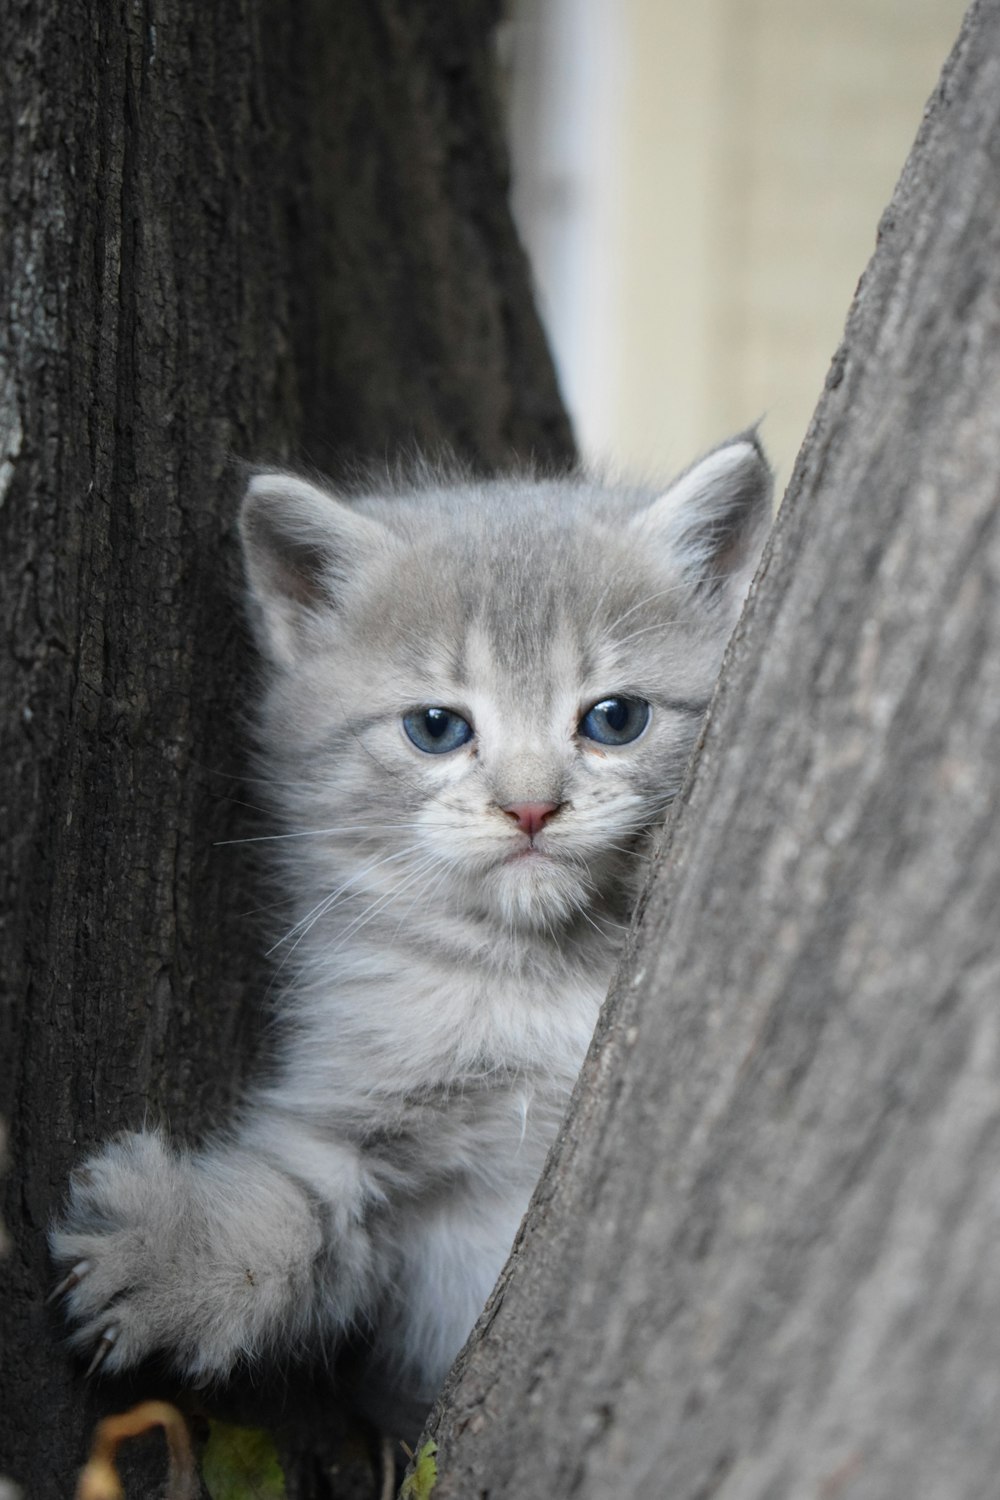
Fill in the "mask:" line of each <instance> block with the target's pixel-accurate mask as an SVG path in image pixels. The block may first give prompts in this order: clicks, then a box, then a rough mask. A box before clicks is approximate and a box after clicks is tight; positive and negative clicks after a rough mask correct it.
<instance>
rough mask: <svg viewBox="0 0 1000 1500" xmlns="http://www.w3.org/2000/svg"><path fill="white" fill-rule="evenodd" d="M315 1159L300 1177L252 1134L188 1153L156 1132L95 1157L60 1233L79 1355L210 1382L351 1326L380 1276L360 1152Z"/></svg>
mask: <svg viewBox="0 0 1000 1500" xmlns="http://www.w3.org/2000/svg"><path fill="white" fill-rule="evenodd" d="M315 1155H316V1160H315V1161H314V1162H313V1163H312V1167H313V1170H312V1171H311V1173H310V1174H308V1175H306V1176H304V1177H300V1176H298V1175H297V1174H296V1172H295V1171H294V1169H290V1168H289V1165H288V1163H287V1161H283V1160H282V1159H281V1158H280V1156H278V1157H277V1158H276V1157H275V1156H269V1155H267V1154H262V1153H261V1152H260V1150H259V1149H257V1148H256V1146H255V1144H254V1143H253V1142H251V1141H250V1140H249V1139H247V1138H243V1139H241V1138H240V1137H239V1136H236V1137H234V1138H233V1140H232V1141H231V1142H220V1143H218V1144H216V1145H214V1146H211V1147H208V1148H206V1149H204V1150H201V1151H198V1152H189V1151H176V1150H173V1149H172V1148H170V1147H169V1146H168V1145H167V1144H166V1143H165V1141H164V1140H163V1138H162V1137H161V1136H160V1135H159V1134H156V1133H153V1132H149V1131H143V1132H140V1133H138V1134H134V1135H127V1136H124V1137H122V1138H121V1139H119V1140H117V1141H113V1142H111V1143H110V1144H109V1145H107V1146H106V1147H104V1149H103V1150H102V1151H100V1152H98V1153H97V1154H96V1155H95V1156H93V1157H91V1158H90V1159H89V1160H88V1161H87V1162H86V1163H85V1164H84V1166H83V1167H82V1168H80V1169H79V1170H78V1171H77V1172H76V1173H74V1175H73V1178H72V1179H71V1187H70V1197H69V1203H68V1206H67V1209H66V1212H65V1214H64V1216H63V1218H62V1220H61V1222H60V1223H58V1224H57V1225H56V1227H55V1229H54V1230H53V1232H52V1235H51V1247H52V1253H53V1256H54V1258H55V1260H56V1261H57V1263H59V1264H60V1266H61V1267H62V1268H63V1269H64V1270H66V1271H67V1272H68V1274H67V1276H66V1278H65V1281H64V1283H63V1285H62V1289H61V1290H63V1291H64V1294H65V1296H66V1302H67V1311H68V1314H69V1316H70V1318H71V1320H72V1321H73V1322H74V1323H75V1324H77V1325H78V1326H77V1328H76V1331H75V1332H74V1334H73V1343H74V1344H75V1345H76V1347H78V1348H79V1349H81V1350H84V1351H88V1352H90V1351H94V1352H96V1353H97V1354H98V1355H99V1356H100V1357H101V1358H103V1361H104V1363H105V1365H106V1367H107V1368H108V1369H122V1368H125V1367H127V1366H128V1365H132V1364H135V1363H137V1362H138V1361H140V1360H142V1359H144V1358H145V1357H146V1356H147V1355H150V1354H152V1353H155V1352H163V1353H165V1354H167V1355H168V1357H169V1358H170V1360H171V1362H172V1363H173V1364H174V1365H175V1366H176V1367H177V1368H178V1369H180V1370H181V1371H182V1373H184V1374H185V1375H186V1376H188V1377H189V1378H193V1379H204V1378H206V1377H212V1376H220V1375H224V1374H226V1373H227V1372H228V1371H229V1370H230V1369H231V1368H232V1367H233V1365H234V1364H235V1363H236V1362H237V1361H240V1360H242V1359H245V1358H252V1357H253V1356H255V1355H257V1354H258V1353H259V1352H260V1351H262V1350H263V1349H265V1348H272V1349H275V1350H281V1349H291V1348H294V1347H295V1346H296V1345H297V1344H298V1343H299V1342H300V1340H301V1338H302V1335H303V1334H305V1333H306V1332H307V1331H308V1330H309V1329H310V1328H311V1327H315V1326H316V1325H318V1324H326V1325H327V1326H329V1325H330V1324H337V1325H339V1326H341V1327H342V1326H344V1324H346V1323H347V1322H349V1321H350V1320H351V1318H352V1317H353V1316H354V1315H355V1314H356V1312H357V1310H358V1307H359V1304H360V1303H362V1302H363V1300H364V1298H365V1295H366V1287H367V1282H368V1279H369V1276H370V1269H371V1265H370V1263H371V1246H370V1243H369V1241H368V1236H367V1233H366V1231H365V1229H364V1227H363V1224H362V1218H363V1207H364V1202H363V1199H364V1194H363V1189H362V1185H361V1181H360V1174H359V1172H358V1169H357V1164H356V1161H355V1160H354V1158H353V1154H352V1152H351V1150H350V1148H349V1147H346V1146H341V1145H340V1144H339V1143H332V1144H331V1143H326V1144H325V1146H324V1148H323V1152H322V1169H321V1170H320V1161H319V1153H315ZM317 1176H319V1177H320V1178H321V1179H322V1181H321V1184H320V1185H318V1188H317V1186H314V1185H313V1182H311V1181H310V1177H311V1178H312V1179H314V1180H315V1178H316V1177H317ZM328 1195H329V1196H328ZM58 1290H60V1289H57V1291H58Z"/></svg>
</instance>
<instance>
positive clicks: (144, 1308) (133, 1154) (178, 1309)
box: [49, 1131, 233, 1376]
mask: <svg viewBox="0 0 1000 1500" xmlns="http://www.w3.org/2000/svg"><path fill="white" fill-rule="evenodd" d="M194 1171H195V1169H194V1165H193V1163H192V1161H191V1159H190V1158H189V1157H186V1156H182V1155H178V1154H177V1153H175V1152H173V1151H171V1150H170V1149H169V1148H168V1147H167V1146H166V1144H165V1143H164V1141H163V1139H162V1138H161V1137H160V1136H159V1135H156V1134H153V1133H150V1132H146V1131H143V1132H140V1133H138V1134H135V1135H127V1136H123V1137H122V1138H121V1139H119V1140H117V1141H113V1142H111V1144H109V1145H108V1146H105V1147H104V1149H103V1150H102V1151H100V1152H98V1153H97V1154H96V1155H95V1156H92V1157H90V1159H89V1160H88V1161H86V1162H85V1163H84V1165H83V1166H82V1167H80V1168H78V1169H77V1170H76V1171H75V1172H74V1173H73V1175H72V1177H71V1179H70V1192H69V1203H68V1205H67V1208H66V1211H65V1213H64V1214H63V1216H62V1218H61V1220H60V1221H59V1222H58V1223H57V1224H56V1225H55V1226H54V1228H53V1229H52V1232H51V1234H50V1237H49V1244H50V1247H51V1251H52V1256H53V1259H54V1261H55V1262H56V1265H57V1267H59V1268H60V1269H61V1270H63V1271H64V1273H65V1274H64V1276H63V1279H62V1280H61V1281H60V1283H59V1285H58V1286H57V1287H56V1288H55V1290H54V1292H53V1293H52V1299H53V1300H54V1299H56V1298H59V1297H64V1298H65V1303H66V1312H67V1316H68V1317H69V1319H70V1321H71V1322H72V1323H74V1324H76V1325H77V1326H76V1328H75V1330H74V1332H73V1334H72V1338H71V1342H72V1344H73V1346H74V1348H76V1349H78V1350H79V1351H80V1352H81V1353H83V1354H85V1355H86V1354H89V1355H90V1356H91V1361H90V1366H89V1369H88V1374H89V1373H90V1372H91V1371H93V1370H96V1369H97V1368H98V1367H99V1366H100V1365H104V1366H105V1367H106V1368H107V1369H109V1370H122V1369H126V1368H127V1367H128V1366H130V1365H134V1364H138V1363H139V1362H140V1361H141V1360H143V1359H146V1358H147V1357H148V1356H149V1355H151V1354H154V1353H158V1352H167V1353H169V1355H170V1356H171V1358H172V1360H173V1362H174V1363H175V1364H176V1365H178V1366H180V1368H181V1369H182V1370H184V1371H185V1372H186V1373H188V1374H191V1375H198V1376H205V1375H211V1374H221V1373H224V1371H225V1370H226V1369H228V1368H229V1366H230V1364H231V1363H232V1358H233V1355H232V1351H231V1350H227V1349H220V1348H212V1347H211V1345H206V1344H205V1342H204V1339H203V1334H204V1326H203V1319H201V1318H200V1317H199V1316H198V1308H197V1305H196V1303H195V1302H194V1300H193V1297H194V1296H195V1295H196V1288H195V1286H194V1285H193V1282H194V1280H195V1277H194V1270H195V1265H194V1262H195V1261H196V1259H197V1255H196V1246H197V1242H198V1237H199V1232H200V1231H199V1225H198V1223H197V1215H196V1213H192V1209H193V1208H194V1206H195V1205H194V1202H193V1198H194V1196H195V1195H194V1194H193V1191H192V1187H193V1175H194Z"/></svg>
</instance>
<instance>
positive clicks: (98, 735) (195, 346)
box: [0, 0, 571, 1500]
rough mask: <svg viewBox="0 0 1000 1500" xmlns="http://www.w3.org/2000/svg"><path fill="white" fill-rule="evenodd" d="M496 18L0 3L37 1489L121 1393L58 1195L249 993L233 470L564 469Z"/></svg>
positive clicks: (10, 1341)
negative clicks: (505, 130) (406, 457)
mask: <svg viewBox="0 0 1000 1500" xmlns="http://www.w3.org/2000/svg"><path fill="white" fill-rule="evenodd" d="M494 9H495V5H494V3H493V0H463V4H462V5H461V6H455V7H453V6H441V7H433V6H426V7H424V6H413V5H412V4H409V3H407V0H337V4H336V5H327V4H324V3H323V0H310V3H307V4H304V5H301V6H288V5H286V4H284V3H283V0H213V3H211V4H203V3H199V0H143V3H142V4H134V5H133V4H128V5H126V4H124V3H120V4H112V3H107V0H86V3H73V4H67V5H59V4H51V3H49V4H47V3H44V0H25V3H19V4H17V5H14V4H8V5H7V6H5V7H4V13H3V27H2V37H3V41H2V46H0V68H2V70H3V74H2V76H3V85H2V86H3V90H4V110H3V114H2V123H0V160H3V162H4V164H5V171H4V183H3V186H2V187H0V213H2V220H3V225H4V229H3V238H2V254H0V267H2V270H0V282H2V299H3V307H4V311H5V317H4V319H3V321H2V322H0V355H2V366H0V570H2V579H3V582H2V599H0V609H2V612H3V627H4V647H3V658H2V668H0V847H2V849H3V868H2V874H0V923H2V925H0V975H2V983H3V995H2V1016H0V1020H2V1031H0V1090H2V1092H0V1115H2V1116H6V1117H7V1118H8V1119H9V1121H10V1126H11V1131H10V1142H9V1147H10V1171H9V1175H8V1178H7V1182H6V1185H5V1186H6V1192H5V1207H4V1217H5V1219H6V1221H7V1225H8V1227H9V1229H10V1231H11V1233H12V1235H13V1238H14V1241H15V1244H14V1249H13V1252H12V1254H11V1255H9V1256H8V1257H7V1259H6V1260H5V1261H4V1262H3V1263H2V1264H0V1349H2V1358H0V1474H4V1473H6V1474H8V1475H10V1476H11V1477H13V1478H15V1479H16V1480H18V1481H19V1482H20V1483H21V1484H22V1485H23V1486H24V1489H25V1492H26V1495H28V1496H30V1497H31V1500H56V1497H60V1500H61V1497H66V1496H68V1495H70V1494H71V1493H72V1488H73V1475H74V1474H75V1471H76V1469H77V1466H78V1465H79V1464H80V1462H81V1460H82V1458H83V1456H84V1454H85V1452H86V1446H87V1435H88V1432H89V1429H90V1428H91V1426H92V1425H93V1422H94V1421H95V1419H96V1417H97V1416H98V1415H99V1414H100V1412H101V1411H104V1410H107V1409H108V1408H120V1407H121V1406H123V1405H124V1404H126V1403H127V1400H128V1399H129V1397H130V1394H132V1393H131V1392H130V1390H129V1389H128V1388H127V1387H125V1386H124V1385H122V1384H113V1383H108V1384H107V1385H99V1386H98V1387H97V1388H96V1389H90V1388H87V1387H86V1386H85V1385H84V1383H83V1381H82V1380H81V1378H80V1373H79V1371H78V1369H76V1368H75V1366H74V1365H73V1364H72V1363H71V1361H70V1360H69V1358H68V1357H67V1355H66V1353H65V1351H64V1350H63V1348H62V1347H61V1344H60V1339H61V1334H62V1329H61V1326H60V1320H59V1316H58V1312H57V1310H49V1311H46V1310H44V1309H43V1300H44V1297H45V1294H46V1291H47V1289H48V1287H49V1285H50V1270H49V1266H48V1262H47V1256H46V1248H45V1232H46V1226H47V1224H48V1221H49V1219H50V1217H51V1216H52V1214H53V1212H54V1211H55V1209H56V1207H57V1205H58V1203H59V1199H60V1195H61V1193H62V1191H63V1188H64V1184H65V1180H66V1175H67V1173H68V1171H69V1169H70V1167H71V1166H72V1164H73V1162H74V1161H75V1160H76V1159H78V1158H79V1156H80V1155H81V1153H83V1152H84V1151H85V1150H86V1149H87V1148H88V1147H90V1146H93V1145H95V1144H96V1143H97V1142H98V1141H100V1140H101V1139H102V1138H103V1137H105V1136H106V1135H107V1134H108V1133H109V1132H111V1131H114V1130H116V1129H118V1128H121V1127H124V1126H136V1125H139V1124H140V1123H141V1122H142V1120H143V1118H144V1117H145V1116H146V1115H147V1113H152V1115H153V1116H157V1115H160V1114H162V1115H163V1116H165V1117H166V1118H167V1119H168V1120H169V1121H170V1122H171V1125H172V1127H173V1128H174V1129H175V1130H178V1131H180V1132H185V1131H187V1132H190V1133H195V1132H197V1131H199V1130H200V1129H201V1128H202V1127H203V1126H204V1125H205V1123H206V1122H207V1121H209V1120H210V1119H214V1118H217V1117H219V1116H220V1115H221V1114H223V1113H224V1112H225V1107H226V1104H227V1102H228V1100H229V1099H230V1097H231V1096H232V1094H233V1092H234V1089H235V1087H236V1084H237V1082H238V1079H239V1076H240V1074H241V1072H242V1071H243V1068H244V1066H245V1057H246V1052H247V1041H248V1038H249V1037H250V1035H251V1034H252V1031H253V1026H252V1022H251V1020H250V1018H251V1017H252V1016H253V1015H254V1014H255V1012H256V1009H257V1006H258V1005H259V1003H260V1002H261V1000H262V998H263V995H264V991H265V987H266V967H265V965H264V964H263V962H262V961H261V959H260V957H259V954H258V948H257V937H256V931H257V928H256V923H255V921H254V919H253V917H252V916H250V915H249V914H248V913H249V909H250V908H252V907H253V906H254V905H255V904H256V901H255V897H254V895H253V891H252V886H253V882H252V881H251V880H249V879H248V878H247V868H246V867H247V860H246V856H245V852H244V851H241V850H234V849H232V848H225V847H223V848H220V847H217V845H218V842H219V841H221V840H225V839H227V838H232V837H234V836H237V835H239V834H241V833H242V834H245V833H247V832H253V831H254V830H253V827H252V826H250V827H248V817H249V816H250V815H249V814H248V813H247V812H246V810H245V807H244V805H243V804H245V803H246V802H247V801H252V788H251V789H249V790H248V789H247V788H246V787H245V786H242V785H241V783H240V781H239V776H240V773H241V772H242V771H243V769H244V767H245V757H244V748H243V743H242V742H243V732H242V715H243V708H244V705H245V704H246V701H247V697H248V694H249V691H250V682H251V672H250V670H249V660H248V658H249V653H248V651H247V648H246V644H245V638H244V633H243V629H242V625H241V621H240V609H239V594H238V585H237V582H236V577H235V573H236V569H235V553H234V545H233V524H232V523H233V516H234V512H235V507H236V502H237V499H238V490H239V474H238V469H237V465H236V464H235V463H234V459H240V458H257V457H261V456H267V457H270V458H274V457H278V456H287V455H291V456H293V457H299V458H303V459H305V460H307V461H328V462H330V463H331V464H332V465H333V466H334V467H339V466H340V464H341V463H344V462H346V461H347V460H348V459H350V458H354V457H358V456H361V457H365V456H368V457H374V458H381V457H383V456H384V455H385V453H386V452H387V451H388V452H392V453H395V452H396V451H397V450H398V449H399V447H400V445H401V444H405V443H406V442H407V441H413V440H417V441H419V442H420V443H421V444H422V445H425V446H426V445H428V444H429V445H433V444H434V443H436V442H438V441H442V440H447V441H449V442H450V443H451V444H452V445H453V446H455V447H457V448H458V450H459V451H460V452H462V453H463V454H465V455H466V456H468V457H475V458H477V459H478V460H479V461H481V462H485V463H497V462H499V461H501V460H502V459H504V458H505V457H508V456H509V455H510V454H511V453H512V452H513V451H515V450H517V451H520V452H522V453H524V452H526V451H529V450H534V451H536V452H538V453H539V454H540V455H541V456H542V457H543V458H546V459H549V460H561V459H565V458H566V457H567V456H568V455H569V453H570V449H571V442H570V437H569V432H568V428H567V426H566V422H565V418H564V416H563V413H562V410H561V407H560V404H559V400H558V395H557V393H556V389H555V384H554V380H553V377H552V372H551V368H550V365H549V362H548V358H547V355H546V353H545V350H544V346H543V342H542V339H541V335H540V333H539V330H538V327H537V323H536V321H535V316H534V313H533V310H532V307H531V302H530V295H529V291H528V285H527V277H526V274H525V267H524V264H523V261H522V257H521V254H520V251H519V249H518V246H517V242H516V238H515V236H514V233H513V230H512V228H511V225H510V223H509V220H508V218H507V212H506V204H505V193H504V189H505V182H504V176H503V173H504V166H503V156H502V151H501V149H500V143H499V142H500V137H499V130H498V124H497V119H496V111H495V105H494V96H493V80H492V76H491V52H490V46H491V26H492V22H493V20H494V15H493V12H494ZM159 1388H160V1389H162V1384H161V1386H160V1387H159ZM327 1421H328V1422H329V1418H327ZM132 1493H135V1491H134V1490H133V1491H132Z"/></svg>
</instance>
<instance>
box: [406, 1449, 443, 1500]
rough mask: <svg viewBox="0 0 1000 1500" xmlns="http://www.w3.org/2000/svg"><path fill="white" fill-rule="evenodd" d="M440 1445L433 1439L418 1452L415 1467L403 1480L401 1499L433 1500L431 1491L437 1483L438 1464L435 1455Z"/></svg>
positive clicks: (414, 1462)
mask: <svg viewBox="0 0 1000 1500" xmlns="http://www.w3.org/2000/svg"><path fill="white" fill-rule="evenodd" d="M437 1451H438V1445H437V1443H435V1442H434V1440H433V1439H431V1441H430V1442H428V1443H425V1444H424V1446H423V1447H422V1448H421V1449H420V1450H419V1452H418V1453H417V1456H416V1458H415V1459H414V1461H413V1468H412V1469H411V1470H410V1472H409V1474H407V1476H406V1478H405V1479H404V1480H403V1483H402V1485H401V1486H400V1490H399V1500H431V1491H432V1490H433V1488H434V1486H435V1485H436V1484H437V1477H438V1466H437V1459H436V1458H435V1457H434V1455H435V1453H436V1452H437Z"/></svg>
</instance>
